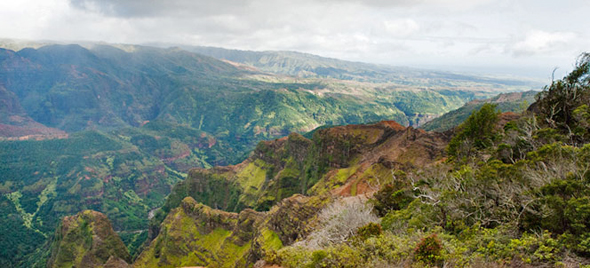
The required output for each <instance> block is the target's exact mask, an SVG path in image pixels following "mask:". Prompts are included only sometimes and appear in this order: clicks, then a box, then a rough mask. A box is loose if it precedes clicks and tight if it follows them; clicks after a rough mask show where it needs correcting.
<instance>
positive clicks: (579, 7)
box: [0, 0, 590, 78]
mask: <svg viewBox="0 0 590 268" xmlns="http://www.w3.org/2000/svg"><path fill="white" fill-rule="evenodd" d="M589 12H590V1H588V0H562V1H556V0H497V1H492V0H298V1H287V0H214V1H204V0H165V1H164V0H161V1H158V0H2V1H1V2H0V38H17V39H29V40H40V39H44V40H59V41H105V42H110V43H131V44H146V43H153V42H159V43H162V42H165V43H170V44H186V45H205V46H217V47H225V48H236V49H246V50H294V51H301V52H308V53H313V54H317V55H321V56H327V57H334V58H340V59H347V60H354V61H364V62H373V63H384V64H390V65H404V66H415V67H430V68H437V69H450V70H464V71H465V70H467V71H473V72H492V73H494V72H495V73H514V74H518V75H523V74H528V75H535V76H537V77H541V78H549V77H550V75H551V71H552V70H553V68H555V67H559V71H558V75H561V74H563V72H565V71H567V70H570V69H571V68H572V66H573V63H574V61H575V58H576V56H577V55H579V54H580V53H581V52H583V51H590V27H589V25H590V14H589Z"/></svg>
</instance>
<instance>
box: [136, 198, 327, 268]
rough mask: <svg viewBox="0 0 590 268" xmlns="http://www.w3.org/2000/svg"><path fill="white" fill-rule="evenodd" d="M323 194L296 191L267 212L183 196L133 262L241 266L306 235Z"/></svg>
mask: <svg viewBox="0 0 590 268" xmlns="http://www.w3.org/2000/svg"><path fill="white" fill-rule="evenodd" d="M326 201H327V199H326V198H318V197H304V196H301V195H296V196H293V197H291V198H287V199H285V200H283V201H282V202H280V203H279V204H278V205H276V206H275V207H273V209H272V210H271V211H268V212H257V211H254V210H252V209H245V210H242V211H241V212H240V213H232V212H225V211H221V210H217V209H212V208H210V207H208V206H206V205H203V204H201V203H198V202H197V201H195V200H194V199H193V198H192V197H186V198H184V199H183V200H182V202H181V204H180V206H179V207H177V208H175V209H173V210H172V211H171V212H170V213H169V214H168V216H167V217H166V219H165V220H164V221H163V223H162V224H161V226H160V231H159V235H158V236H157V237H156V238H155V239H154V240H153V241H151V243H150V244H149V246H148V247H147V248H146V249H145V250H144V251H143V252H142V253H141V255H140V256H139V257H138V258H137V260H136V261H135V263H134V264H133V265H134V267H182V266H207V267H245V266H246V265H248V264H252V263H254V262H255V261H256V260H258V259H260V258H262V257H264V256H266V255H267V254H271V253H270V252H272V251H275V250H278V249H279V248H281V247H282V246H283V245H285V244H291V243H292V242H293V241H295V240H296V239H297V238H299V237H303V236H305V235H307V233H308V232H309V231H310V230H311V227H312V226H313V224H312V221H313V220H314V217H315V215H316V214H317V212H318V211H319V210H320V209H321V208H322V207H323V206H324V205H325V204H326Z"/></svg>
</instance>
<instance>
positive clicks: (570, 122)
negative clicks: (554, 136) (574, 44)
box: [536, 53, 590, 138]
mask: <svg viewBox="0 0 590 268" xmlns="http://www.w3.org/2000/svg"><path fill="white" fill-rule="evenodd" d="M589 102H590V53H584V54H582V55H580V57H579V58H578V61H577V63H576V68H575V69H574V70H573V71H572V72H571V73H569V74H568V75H567V76H565V77H564V78H563V79H561V80H557V81H553V82H552V83H551V85H550V86H549V87H545V89H544V90H543V91H542V92H540V93H539V94H538V95H537V104H536V105H537V107H538V112H539V114H540V116H541V118H542V119H544V121H545V122H546V123H547V124H548V125H549V127H551V128H557V129H560V130H562V131H564V132H566V133H567V134H569V136H570V138H571V137H572V136H573V135H574V134H575V133H574V132H573V131H572V130H573V129H575V128H576V127H577V126H578V125H579V122H578V121H579V116H576V113H575V112H574V111H575V110H576V109H578V108H579V107H580V106H582V105H584V104H588V103H589Z"/></svg>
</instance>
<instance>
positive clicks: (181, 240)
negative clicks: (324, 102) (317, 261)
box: [52, 121, 449, 267]
mask: <svg viewBox="0 0 590 268" xmlns="http://www.w3.org/2000/svg"><path fill="white" fill-rule="evenodd" d="M448 140H449V137H448V136H446V135H445V134H441V133H429V132H425V131H423V130H417V129H414V128H411V127H408V128H406V127H403V126H401V125H399V124H397V123H395V122H393V121H383V122H379V123H377V124H371V125H349V126H340V127H333V128H327V129H321V130H318V131H316V132H315V133H314V134H313V138H312V139H307V138H305V137H304V136H302V135H299V134H291V135H289V136H288V137H285V138H281V139H277V140H273V141H265V142H261V143H260V144H259V145H258V146H257V147H256V149H255V150H254V151H253V152H252V154H251V155H250V157H249V158H248V159H247V160H246V161H244V162H242V163H240V164H238V165H235V166H226V167H215V168H212V169H193V170H191V171H190V173H189V175H188V177H187V179H186V180H184V181H182V182H180V183H178V184H177V185H176V186H175V187H174V190H173V193H172V194H171V195H170V196H169V197H168V200H167V202H166V205H165V206H164V207H163V208H162V210H161V211H160V212H159V215H158V216H156V218H155V219H154V221H153V222H152V227H151V237H150V242H149V244H146V248H145V249H144V250H143V252H142V253H141V254H140V255H139V256H138V258H137V259H136V260H135V262H134V264H133V265H134V266H135V267H182V266H208V267H242V266H246V265H249V264H253V263H255V262H256V261H257V260H261V259H272V258H273V257H272V256H273V254H275V252H276V251H277V250H278V249H280V248H281V247H283V246H288V245H291V244H293V243H295V242H297V241H300V240H302V239H305V238H306V237H307V236H308V235H309V234H310V233H311V232H312V231H313V230H314V228H315V227H316V225H317V224H318V221H317V214H318V212H319V211H320V210H321V209H322V208H324V207H325V206H326V205H327V204H329V203H330V202H331V201H332V200H333V199H335V198H339V197H345V196H355V195H361V194H362V195H371V194H372V193H373V192H374V191H376V190H377V189H378V187H377V186H378V185H379V184H380V183H381V182H384V181H387V180H388V179H390V177H391V176H392V171H393V170H404V169H411V168H413V167H416V166H425V165H430V164H433V163H435V162H437V161H442V160H443V159H444V154H443V152H444V148H445V146H446V144H447V143H448ZM103 217H104V216H103ZM158 217H160V219H158ZM71 221H72V219H70V218H66V219H64V222H65V223H64V225H67V226H69V225H71V224H69V222H71ZM115 235H116V234H115ZM54 251H56V250H55V249H54ZM58 251H59V250H57V251H56V252H58ZM103 255H104V254H103ZM103 255H101V258H102V259H100V261H99V260H93V261H91V262H88V263H93V264H97V263H100V264H103V263H105V262H106V261H107V259H108V256H106V255H105V256H106V259H105V258H103V257H105V256H103ZM127 256H128V255H127ZM119 258H120V259H123V260H127V259H128V257H127V259H126V258H125V256H124V257H119ZM56 259H57V257H56V258H52V262H55V260H56ZM111 263H115V260H112V261H111Z"/></svg>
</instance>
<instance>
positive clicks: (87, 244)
mask: <svg viewBox="0 0 590 268" xmlns="http://www.w3.org/2000/svg"><path fill="white" fill-rule="evenodd" d="M130 261H131V256H130V255H129V253H128V252H127V248H126V247H125V244H123V241H121V238H119V235H117V233H115V231H114V230H113V227H112V226H111V223H110V221H109V220H108V219H107V217H106V216H105V215H104V214H102V213H100V212H96V211H91V210H85V211H82V212H80V213H78V214H77V215H75V216H70V217H65V218H64V219H63V220H62V222H61V225H60V227H59V228H58V229H57V231H56V234H55V237H54V240H53V243H52V252H51V258H50V259H49V262H48V263H47V267H126V266H127V263H128V262H130Z"/></svg>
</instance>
